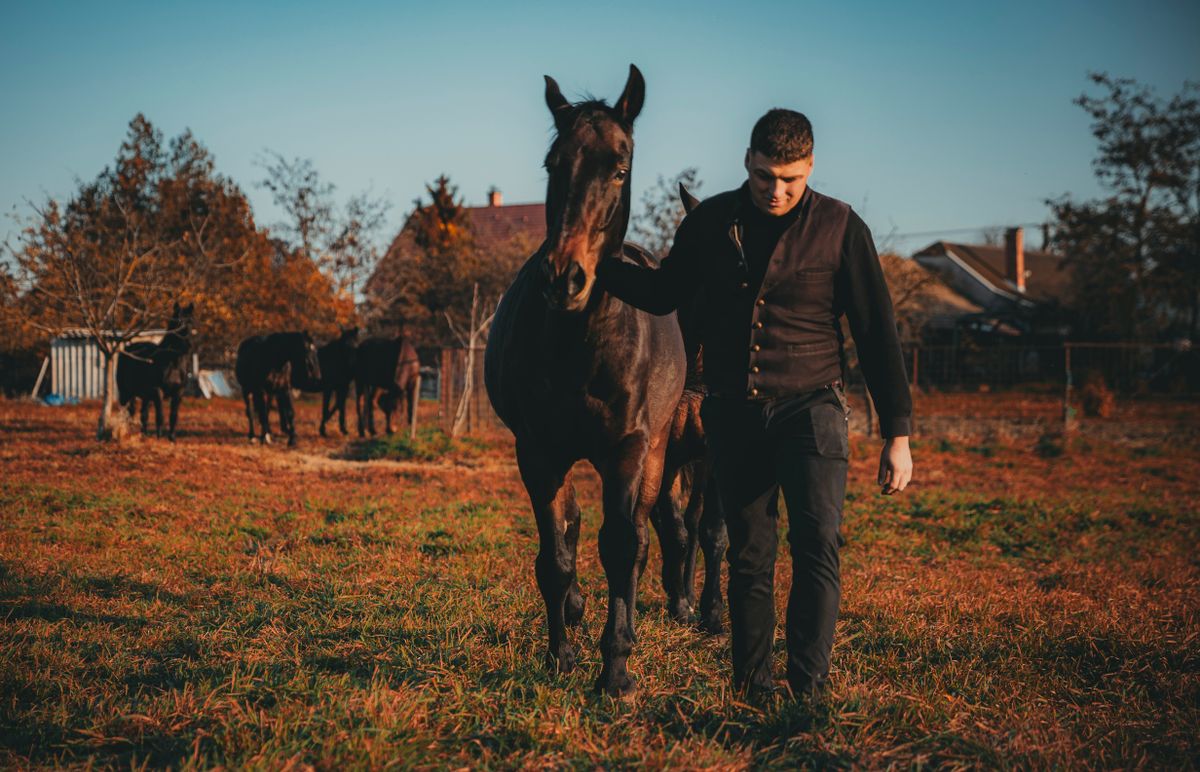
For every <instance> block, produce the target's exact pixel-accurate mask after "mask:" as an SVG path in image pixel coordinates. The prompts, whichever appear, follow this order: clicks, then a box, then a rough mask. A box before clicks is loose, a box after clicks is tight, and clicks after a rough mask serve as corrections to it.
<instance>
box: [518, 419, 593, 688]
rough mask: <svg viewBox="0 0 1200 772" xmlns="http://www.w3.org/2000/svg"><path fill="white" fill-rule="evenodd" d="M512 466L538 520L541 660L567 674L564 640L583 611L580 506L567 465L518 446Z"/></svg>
mask: <svg viewBox="0 0 1200 772" xmlns="http://www.w3.org/2000/svg"><path fill="white" fill-rule="evenodd" d="M517 466H518V467H519V469H520V470H521V480H522V482H524V484H525V490H526V491H528V493H529V501H530V503H531V504H532V505H533V514H534V518H535V519H536V520H537V527H538V542H539V549H538V554H537V560H536V561H535V562H534V570H535V572H536V574H537V583H538V589H539V590H541V593H542V600H543V601H544V602H545V604H546V622H547V628H548V629H549V633H550V636H549V638H550V641H549V649H548V650H547V652H546V662H547V665H548V666H549V667H550V669H551V670H553V671H556V672H559V673H569V672H571V671H572V670H574V669H575V647H574V646H572V645H571V642H570V640H568V638H567V626H568V625H570V626H575V625H577V624H579V622H580V620H582V619H583V608H584V601H583V593H582V592H580V590H579V582H578V579H577V578H576V574H575V557H576V554H577V549H576V548H577V546H578V544H579V505H578V504H577V503H576V501H575V486H574V485H573V484H572V483H571V482H570V481H569V480H568V479H567V473H568V472H569V471H570V468H571V464H570V463H565V464H564V463H562V462H561V461H552V460H551V459H550V458H549V457H548V456H547V455H546V454H545V453H542V452H541V451H540V450H537V449H531V448H530V447H529V446H528V444H526V443H519V444H518V445H517Z"/></svg>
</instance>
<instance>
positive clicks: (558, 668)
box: [546, 643, 577, 675]
mask: <svg viewBox="0 0 1200 772" xmlns="http://www.w3.org/2000/svg"><path fill="white" fill-rule="evenodd" d="M576 663H577V660H576V657H575V648H574V647H573V646H571V645H570V644H569V643H564V644H563V645H562V647H561V648H560V649H559V651H558V655H557V656H556V655H555V654H554V652H552V651H550V652H546V665H547V667H549V668H550V672H552V673H558V674H559V675H567V674H568V673H570V672H571V671H573V670H574V669H575V665H576Z"/></svg>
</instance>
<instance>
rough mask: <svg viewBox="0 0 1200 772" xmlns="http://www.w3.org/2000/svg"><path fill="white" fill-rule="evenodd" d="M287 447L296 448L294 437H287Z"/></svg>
mask: <svg viewBox="0 0 1200 772" xmlns="http://www.w3.org/2000/svg"><path fill="white" fill-rule="evenodd" d="M288 447H289V448H294V447H296V438H295V437H288Z"/></svg>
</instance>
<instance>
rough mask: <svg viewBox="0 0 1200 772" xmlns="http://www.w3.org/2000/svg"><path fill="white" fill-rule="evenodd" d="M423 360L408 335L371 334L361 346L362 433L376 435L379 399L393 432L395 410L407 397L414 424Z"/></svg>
mask: <svg viewBox="0 0 1200 772" xmlns="http://www.w3.org/2000/svg"><path fill="white" fill-rule="evenodd" d="M420 378H421V361H420V360H419V359H418V358H417V350H416V349H415V348H413V345H412V343H411V342H409V340H408V338H405V337H404V336H396V337H395V338H367V339H366V340H364V341H363V342H362V343H360V344H359V346H358V356H357V358H356V360H355V367H354V384H355V391H356V392H357V394H356V397H355V398H356V399H357V402H358V404H357V408H358V436H359V437H363V436H365V435H366V433H368V432H369V433H370V434H371V436H372V437H374V436H375V400H376V397H377V396H378V398H379V406H380V407H381V408H382V409H383V415H384V417H385V419H386V421H387V433H388V434H391V433H392V413H394V412H395V411H396V407H397V403H398V402H399V401H400V400H401V399H403V400H404V401H405V402H406V403H407V411H406V416H407V418H408V423H407V424H406V425H407V426H412V420H413V411H414V410H416V407H417V399H418V397H419V395H418V394H417V389H418V388H419V387H420Z"/></svg>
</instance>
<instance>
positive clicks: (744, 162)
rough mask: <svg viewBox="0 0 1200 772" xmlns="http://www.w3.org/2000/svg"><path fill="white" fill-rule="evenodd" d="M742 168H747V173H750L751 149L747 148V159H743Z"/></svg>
mask: <svg viewBox="0 0 1200 772" xmlns="http://www.w3.org/2000/svg"><path fill="white" fill-rule="evenodd" d="M742 166H745V167H746V173H747V174H749V173H750V148H746V157H745V158H743V159H742Z"/></svg>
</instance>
